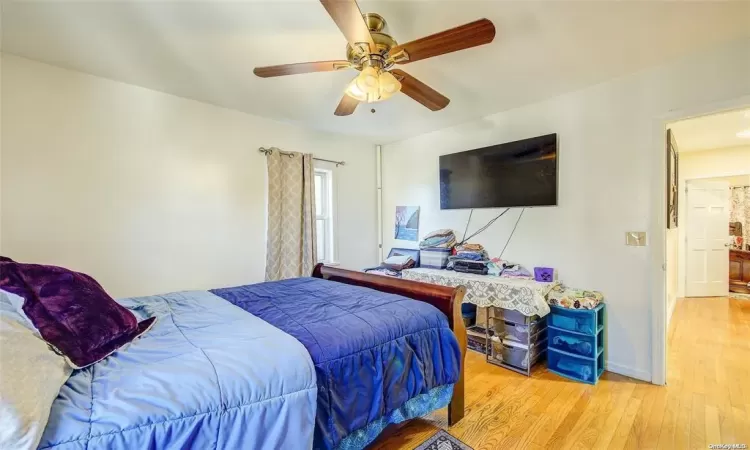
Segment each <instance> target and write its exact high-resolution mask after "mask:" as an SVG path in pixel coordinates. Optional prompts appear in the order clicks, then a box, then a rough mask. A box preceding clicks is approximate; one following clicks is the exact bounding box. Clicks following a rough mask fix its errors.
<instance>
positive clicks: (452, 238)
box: [419, 228, 456, 250]
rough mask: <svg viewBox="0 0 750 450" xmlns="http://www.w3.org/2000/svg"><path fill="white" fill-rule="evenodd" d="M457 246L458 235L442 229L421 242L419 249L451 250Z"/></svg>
mask: <svg viewBox="0 0 750 450" xmlns="http://www.w3.org/2000/svg"><path fill="white" fill-rule="evenodd" d="M454 245H456V234H455V233H453V230H449V229H445V228H444V229H441V230H436V231H433V232H432V233H430V234H428V235H427V236H425V237H424V239H422V241H420V242H419V248H420V249H422V250H424V249H427V248H442V249H451V248H453V246H454Z"/></svg>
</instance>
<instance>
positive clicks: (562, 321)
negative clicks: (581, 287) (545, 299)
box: [547, 303, 604, 335]
mask: <svg viewBox="0 0 750 450" xmlns="http://www.w3.org/2000/svg"><path fill="white" fill-rule="evenodd" d="M550 309H551V310H552V314H550V316H549V319H547V324H548V325H549V326H553V327H555V328H560V329H563V330H568V331H575V332H578V333H585V334H590V335H593V334H594V333H596V332H598V331H599V329H598V328H599V327H603V326H604V321H603V320H600V319H603V317H604V316H603V314H604V304H603V303H602V304H600V305H599V306H597V307H596V308H594V309H568V308H561V307H559V306H550Z"/></svg>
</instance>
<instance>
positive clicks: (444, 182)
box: [440, 134, 557, 209]
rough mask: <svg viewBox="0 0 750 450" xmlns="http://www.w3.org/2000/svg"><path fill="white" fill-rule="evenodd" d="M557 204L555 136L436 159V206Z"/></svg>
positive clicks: (480, 206)
mask: <svg viewBox="0 0 750 450" xmlns="http://www.w3.org/2000/svg"><path fill="white" fill-rule="evenodd" d="M556 205H557V134H548V135H546V136H539V137H535V138H531V139H524V140H522V141H515V142H508V143H506V144H498V145H492V146H490V147H484V148H478V149H476V150H469V151H466V152H460V153H453V154H450V155H443V156H441V157H440V209H462V208H504V207H513V206H556Z"/></svg>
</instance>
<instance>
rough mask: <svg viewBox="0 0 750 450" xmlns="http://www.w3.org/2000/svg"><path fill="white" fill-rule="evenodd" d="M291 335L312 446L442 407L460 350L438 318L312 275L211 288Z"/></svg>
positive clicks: (340, 443) (333, 443)
mask: <svg viewBox="0 0 750 450" xmlns="http://www.w3.org/2000/svg"><path fill="white" fill-rule="evenodd" d="M211 292H213V293H215V294H216V295H218V296H219V297H222V298H224V299H226V300H228V301H229V302H231V303H233V304H235V305H237V306H239V307H240V308H242V309H244V310H245V311H248V312H250V313H252V314H253V315H255V316H257V317H260V318H261V319H263V320H265V321H266V322H268V323H270V324H272V325H273V326H275V327H277V328H279V329H281V330H283V331H285V332H286V333H288V334H290V335H292V336H294V337H295V338H297V340H299V342H301V343H302V344H303V345H304V346H305V348H306V349H307V351H308V352H309V354H310V356H311V358H312V361H313V363H314V365H315V374H316V377H317V386H318V395H317V397H318V398H317V402H318V404H317V415H316V419H315V422H316V423H315V439H314V447H315V448H326V449H329V448H336V447H340V448H363V447H364V446H365V445H366V444H367V443H369V442H370V441H372V439H373V438H374V437H375V436H376V435H377V434H378V433H379V432H380V431H382V429H383V428H384V427H385V426H386V425H387V424H388V423H396V422H399V421H402V420H405V419H408V418H411V417H416V416H419V415H423V414H425V413H427V412H429V411H431V410H434V409H437V408H440V407H444V406H446V405H447V403H448V401H449V400H450V396H451V393H452V386H453V384H454V383H456V382H457V381H458V377H459V364H460V350H459V347H458V342H457V341H456V338H455V336H454V335H453V333H452V331H451V330H450V328H449V326H448V321H447V319H446V317H445V315H444V314H442V313H441V312H440V311H438V310H437V309H436V308H434V307H433V306H431V305H429V304H427V303H423V302H418V301H414V300H411V299H408V298H405V297H401V296H398V295H393V294H386V293H383V292H378V291H375V290H372V289H367V288H363V287H359V286H349V285H345V284H341V283H336V282H331V281H326V280H320V279H315V278H296V279H291V280H285V281H276V282H270V283H259V284H253V285H248V286H239V287H234V288H227V289H217V290H213V291H211Z"/></svg>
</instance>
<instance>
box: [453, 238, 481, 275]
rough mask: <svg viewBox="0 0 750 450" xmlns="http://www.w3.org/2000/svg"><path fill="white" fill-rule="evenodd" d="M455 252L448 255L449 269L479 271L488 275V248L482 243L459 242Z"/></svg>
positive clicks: (478, 272) (469, 271)
mask: <svg viewBox="0 0 750 450" xmlns="http://www.w3.org/2000/svg"><path fill="white" fill-rule="evenodd" d="M454 252H455V254H454V255H452V256H449V257H448V267H447V268H448V269H449V270H450V269H452V270H455V271H456V272H467V273H477V274H481V275H486V274H487V272H488V271H489V270H488V269H487V263H488V262H489V261H490V257H489V254H487V250H485V249H484V247H482V245H480V244H459V245H457V246H456V247H455V248H454Z"/></svg>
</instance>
